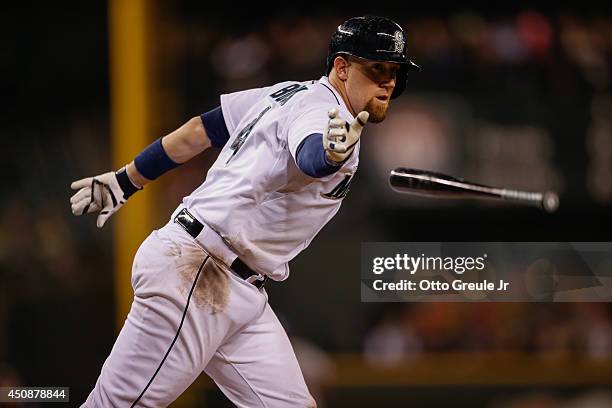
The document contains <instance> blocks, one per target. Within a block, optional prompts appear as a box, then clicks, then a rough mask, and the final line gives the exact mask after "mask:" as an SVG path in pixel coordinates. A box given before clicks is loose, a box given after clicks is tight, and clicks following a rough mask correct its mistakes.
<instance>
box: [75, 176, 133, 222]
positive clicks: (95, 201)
mask: <svg viewBox="0 0 612 408" xmlns="http://www.w3.org/2000/svg"><path fill="white" fill-rule="evenodd" d="M70 188H72V189H73V190H79V191H77V192H76V194H74V195H73V196H72V197H71V198H70V204H71V207H72V213H73V214H74V215H83V214H88V213H92V212H98V211H100V215H98V219H97V221H96V225H97V226H98V228H102V227H103V226H104V223H105V222H106V220H108V218H109V217H110V216H111V215H113V214H114V213H115V212H116V211H117V210H118V209H119V208H121V206H122V205H123V204H125V202H126V200H127V198H126V197H125V194H124V191H123V190H122V189H121V187H120V186H119V182H118V180H117V176H116V174H115V172H112V171H110V172H108V173H104V174H101V175H99V176H95V177H87V178H84V179H81V180H77V181H75V182H73V183H72V184H71V185H70Z"/></svg>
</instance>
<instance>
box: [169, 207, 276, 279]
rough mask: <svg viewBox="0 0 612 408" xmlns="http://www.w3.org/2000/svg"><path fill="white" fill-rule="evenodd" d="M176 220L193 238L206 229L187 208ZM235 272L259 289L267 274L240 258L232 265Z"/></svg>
mask: <svg viewBox="0 0 612 408" xmlns="http://www.w3.org/2000/svg"><path fill="white" fill-rule="evenodd" d="M174 222H176V223H177V224H179V225H180V226H181V227H183V229H184V230H185V231H187V233H188V234H189V235H191V236H192V237H193V238H197V237H198V235H200V232H202V229H204V225H203V224H202V223H201V222H200V221H198V220H197V219H196V218H195V217H194V216H193V215H191V213H190V212H189V211H187V209H186V208H183V209H182V210H181V211H179V213H178V214H176V217H174ZM230 268H232V270H233V271H234V272H236V274H237V275H238V276H240V277H241V278H242V279H244V280H245V281H247V282H249V283H251V284H252V285H254V286H255V287H256V288H257V289H259V288H261V287H262V286H263V285H264V283H265V282H266V279H267V276H266V275H262V274H260V273H257V272H255V271H254V270H252V269H251V268H249V266H248V265H247V264H245V263H244V262H242V261H241V260H240V258H236V259H235V260H234V262H232V265H231V266H230Z"/></svg>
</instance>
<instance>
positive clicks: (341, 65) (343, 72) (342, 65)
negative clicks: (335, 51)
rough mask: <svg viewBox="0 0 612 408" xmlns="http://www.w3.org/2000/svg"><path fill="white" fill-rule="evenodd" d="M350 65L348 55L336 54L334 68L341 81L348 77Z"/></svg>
mask: <svg viewBox="0 0 612 408" xmlns="http://www.w3.org/2000/svg"><path fill="white" fill-rule="evenodd" d="M349 65H351V64H350V62H349V60H348V58H346V56H342V55H336V57H334V70H335V71H336V75H337V76H338V79H340V80H341V81H346V80H347V79H348V67H349Z"/></svg>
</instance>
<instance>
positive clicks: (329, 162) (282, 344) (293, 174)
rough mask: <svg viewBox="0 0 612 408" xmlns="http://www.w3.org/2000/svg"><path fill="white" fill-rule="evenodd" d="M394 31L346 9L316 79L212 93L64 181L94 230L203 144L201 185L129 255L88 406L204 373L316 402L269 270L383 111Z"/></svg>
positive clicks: (394, 75) (244, 394) (400, 64)
mask: <svg viewBox="0 0 612 408" xmlns="http://www.w3.org/2000/svg"><path fill="white" fill-rule="evenodd" d="M405 48H406V44H405V39H404V32H403V30H402V28H401V27H400V26H399V25H398V24H396V23H395V22H393V21H391V20H389V19H386V18H382V17H373V16H368V17H357V18H351V19H349V20H347V21H346V22H344V23H343V24H341V25H340V26H339V27H338V28H337V29H336V31H335V33H334V34H333V36H332V39H331V43H330V46H329V53H328V56H327V70H326V75H325V76H323V77H322V78H321V79H319V80H313V81H307V82H296V81H289V82H282V83H279V84H276V85H272V86H268V87H264V88H257V89H250V90H246V91H242V92H236V93H232V94H226V95H221V98H220V99H221V103H220V106H218V107H217V108H215V109H212V110H211V111H209V112H206V113H204V114H202V115H201V116H197V117H194V118H192V119H191V120H189V121H188V122H187V123H185V124H184V125H183V126H181V127H180V128H178V129H177V130H175V131H174V132H172V133H170V134H168V135H167V136H164V137H163V138H160V139H158V140H157V141H155V142H153V143H152V144H151V145H150V146H148V147H147V148H145V149H144V150H143V151H142V152H141V153H140V154H139V155H138V156H137V157H136V158H135V159H134V160H133V161H132V162H131V163H129V164H128V165H126V166H125V167H123V168H121V169H119V170H118V171H117V172H108V173H105V174H101V175H99V176H96V177H89V178H85V179H82V180H79V181H75V182H74V183H72V185H71V187H72V189H74V190H78V191H77V192H76V194H74V196H72V198H71V199H70V202H71V204H72V212H73V213H74V214H75V215H82V214H85V213H92V212H96V213H99V215H98V217H97V226H98V227H102V226H103V225H104V223H105V222H106V221H107V220H108V218H109V217H110V216H111V215H112V214H113V213H115V212H116V211H117V210H119V208H121V206H122V205H124V204H125V203H126V201H127V200H128V198H129V197H130V196H131V195H132V194H134V193H136V192H137V191H138V190H140V189H142V187H143V186H144V185H145V184H147V183H148V182H150V181H151V180H155V179H156V178H157V177H159V176H160V175H162V174H163V173H165V172H166V171H168V170H171V169H173V168H175V167H177V166H179V165H180V164H181V163H185V162H186V161H188V160H189V159H191V158H193V157H194V156H196V155H197V154H199V153H200V152H202V151H203V150H205V149H207V148H209V147H211V146H214V147H222V150H221V152H220V154H219V157H218V158H217V160H216V162H215V163H214V164H213V165H212V167H211V168H210V170H209V171H208V174H207V176H206V180H205V181H204V183H203V184H202V185H201V186H200V187H198V188H197V189H196V190H195V191H193V192H192V193H191V194H190V195H189V196H187V197H185V198H184V199H183V201H182V203H181V204H180V205H179V206H178V208H177V209H176V210H175V211H174V213H173V214H172V216H171V217H170V221H169V222H168V223H167V224H166V225H165V226H163V227H162V228H160V229H159V230H155V231H153V232H152V233H151V234H150V235H149V236H148V237H147V238H146V240H145V241H144V242H143V243H142V244H141V246H140V248H139V249H138V252H137V253H136V256H135V258H134V263H133V268H132V287H133V289H134V301H133V303H132V306H131V310H130V312H129V314H128V316H127V319H126V321H125V324H124V326H123V328H122V330H121V332H120V334H119V336H118V338H117V341H116V342H115V345H114V347H113V349H112V351H111V353H110V355H109V356H108V358H107V360H106V362H105V363H104V365H103V367H102V370H101V373H100V376H99V378H98V380H97V382H96V385H95V387H94V389H93V391H92V392H91V394H90V395H89V397H88V398H87V401H86V402H85V403H84V406H87V407H128V406H131V407H134V406H142V407H161V406H167V405H168V404H170V403H171V402H172V401H174V400H175V399H176V398H177V397H178V396H179V395H180V394H181V393H182V392H183V391H184V390H185V389H186V388H187V387H188V386H189V385H190V384H191V383H192V382H193V381H194V380H195V379H196V378H197V377H198V376H199V375H200V373H201V372H202V371H204V372H205V373H206V374H207V375H209V376H210V377H211V378H212V379H213V380H214V381H215V383H216V384H217V385H218V386H219V388H220V389H221V390H222V391H223V392H224V393H225V395H226V396H227V397H228V398H229V399H230V400H231V401H232V402H233V403H234V404H235V405H236V406H238V407H249V408H253V407H314V406H315V401H314V400H313V399H312V397H311V396H310V394H309V392H308V388H307V387H306V384H305V383H304V379H303V377H302V373H301V371H300V368H299V366H298V363H297V361H296V357H295V355H294V352H293V350H292V348H291V345H290V343H289V340H288V338H287V335H286V333H285V331H284V330H283V327H282V326H281V324H280V323H279V321H278V319H277V318H276V316H275V314H274V312H273V311H272V309H271V308H270V305H269V304H268V301H267V300H268V299H267V294H266V292H265V290H264V287H263V286H264V283H265V281H266V279H269V278H270V279H274V280H277V281H281V280H284V279H286V278H287V276H288V275H289V266H288V262H289V261H290V260H291V259H293V258H294V257H295V256H296V255H297V254H298V253H300V252H301V251H302V250H304V249H305V248H306V247H307V246H308V245H309V243H310V242H311V241H312V239H313V238H314V236H315V235H316V234H317V233H318V232H319V230H320V229H321V228H322V227H323V226H324V225H325V224H326V223H327V222H328V221H329V220H330V219H331V218H332V217H333V216H334V215H335V214H336V212H337V211H338V210H339V209H340V205H341V204H342V199H343V198H344V197H345V196H346V194H347V193H348V190H349V187H350V184H351V181H352V179H353V176H354V175H355V171H356V170H357V165H358V162H359V138H360V135H361V132H362V130H363V127H364V125H365V124H366V122H368V121H370V122H375V123H376V122H381V121H382V120H384V118H385V115H386V113H387V108H388V107H389V102H390V100H391V99H393V98H395V97H397V96H399V95H400V94H401V93H402V91H403V90H404V88H405V86H406V77H407V73H408V71H409V70H419V67H418V66H417V65H416V64H414V63H413V62H412V61H410V60H409V59H408V57H407V56H406V49H405Z"/></svg>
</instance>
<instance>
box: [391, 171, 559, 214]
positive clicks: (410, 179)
mask: <svg viewBox="0 0 612 408" xmlns="http://www.w3.org/2000/svg"><path fill="white" fill-rule="evenodd" d="M389 183H390V184H391V187H392V188H393V189H394V190H395V191H398V192H401V193H409V194H415V195H420V196H427V197H440V198H489V199H494V200H505V201H513V202H517V203H523V204H528V205H534V206H536V207H540V208H543V209H544V210H546V211H547V212H554V211H556V210H557V208H559V196H558V195H557V194H556V193H554V192H545V193H537V192H529V191H520V190H511V189H508V188H501V187H490V186H485V185H482V184H476V183H472V182H469V181H465V180H461V179H457V178H454V177H451V176H447V175H445V174H440V173H434V172H433V171H427V170H417V169H408V168H405V167H398V168H396V169H395V170H391V174H390V175H389Z"/></svg>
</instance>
